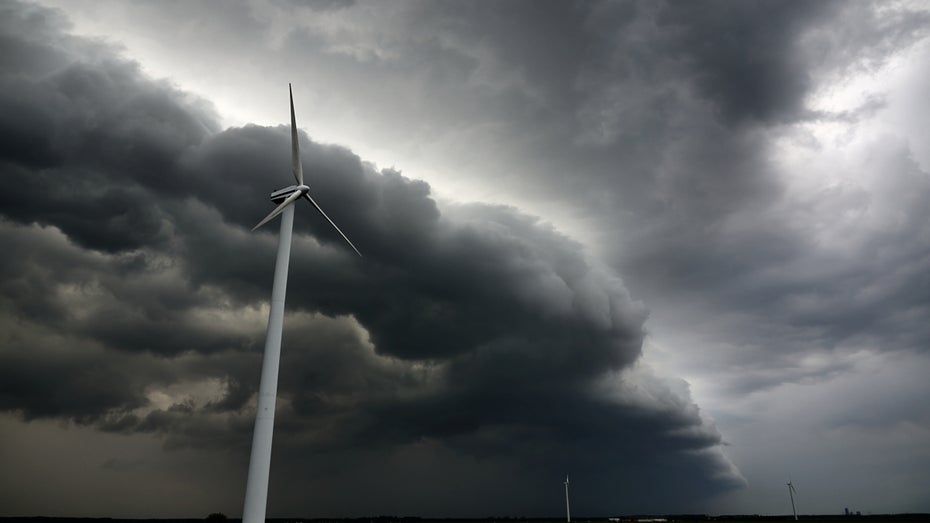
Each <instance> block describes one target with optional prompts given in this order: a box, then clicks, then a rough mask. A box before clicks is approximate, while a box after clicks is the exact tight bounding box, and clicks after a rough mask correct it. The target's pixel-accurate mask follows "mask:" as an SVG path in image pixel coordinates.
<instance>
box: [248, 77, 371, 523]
mask: <svg viewBox="0 0 930 523" xmlns="http://www.w3.org/2000/svg"><path fill="white" fill-rule="evenodd" d="M287 89H288V92H289V93H290V98H291V163H292V171H293V174H294V178H295V179H296V180H297V185H291V186H289V187H285V188H283V189H278V190H277V191H274V192H272V193H271V201H272V202H274V203H277V204H278V206H277V207H275V209H274V210H273V211H271V213H270V214H268V216H266V217H265V219H264V220H262V221H260V222H258V225H256V226H255V227H254V228H253V229H252V230H253V231H254V230H255V229H258V228H259V227H261V226H262V225H264V224H266V223H268V221H269V220H271V219H272V218H274V217H275V216H277V215H279V214H280V215H281V233H280V236H279V238H278V256H277V259H276V260H275V267H274V283H273V284H272V287H271V309H270V311H269V312H268V332H267V335H266V337H265V353H264V356H263V358H262V374H261V382H260V384H259V387H258V411H257V412H256V413H255V430H254V432H253V433H252V454H251V456H250V457H249V476H248V480H247V481H246V486H245V505H244V507H243V509H242V521H243V523H264V521H265V507H266V505H267V502H268V476H269V472H270V470H271V440H272V435H273V433H274V408H275V399H276V397H277V392H278V368H279V367H280V364H281V331H282V329H283V326H284V295H285V292H286V291H287V268H288V262H289V261H290V257H291V232H292V230H293V228H294V206H293V205H292V204H293V203H294V202H296V201H297V200H298V199H299V198H305V199H306V200H307V201H309V202H310V203H311V204H312V205H313V206H314V207H315V208H316V210H317V211H319V212H320V214H322V215H323V218H326V221H328V222H329V223H330V225H332V226H333V228H334V229H336V232H338V233H339V234H340V235H341V236H342V238H343V239H344V240H345V241H346V243H348V244H349V247H352V250H354V251H355V253H356V254H358V255H359V256H361V255H362V253H360V252H358V249H356V248H355V245H352V242H351V241H349V238H347V237H346V235H345V234H343V233H342V231H341V230H340V229H339V227H337V226H336V224H335V223H333V221H332V220H330V219H329V216H327V215H326V213H325V212H323V209H321V208H320V206H319V205H317V203H316V202H315V201H314V200H313V198H312V197H310V194H309V193H310V187H308V186H307V185H305V184H304V172H303V167H301V165H300V149H299V146H298V143H297V119H296V118H295V116H294V92H293V91H292V90H291V84H287Z"/></svg>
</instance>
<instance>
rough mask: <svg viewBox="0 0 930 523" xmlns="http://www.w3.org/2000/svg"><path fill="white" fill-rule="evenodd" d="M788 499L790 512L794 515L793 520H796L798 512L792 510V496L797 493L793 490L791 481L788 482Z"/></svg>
mask: <svg viewBox="0 0 930 523" xmlns="http://www.w3.org/2000/svg"><path fill="white" fill-rule="evenodd" d="M787 485H788V497H789V498H791V512H792V513H793V514H794V520H795V521H797V520H798V511H797V509H795V508H794V495H795V494H797V493H798V491H797V490H794V485H792V484H791V480H790V479H789V480H788V483H787Z"/></svg>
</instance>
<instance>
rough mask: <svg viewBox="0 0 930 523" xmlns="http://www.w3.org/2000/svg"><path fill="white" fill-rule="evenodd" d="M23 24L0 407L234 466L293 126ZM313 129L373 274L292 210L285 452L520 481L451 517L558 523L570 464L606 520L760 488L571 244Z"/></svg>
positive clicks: (321, 175)
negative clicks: (233, 117) (441, 192)
mask: <svg viewBox="0 0 930 523" xmlns="http://www.w3.org/2000/svg"><path fill="white" fill-rule="evenodd" d="M5 9H6V10H7V11H10V13H11V14H13V15H14V16H12V17H10V18H4V20H14V19H15V20H20V21H21V24H20V26H17V24H14V23H11V22H4V23H2V26H0V27H2V28H3V40H2V42H4V44H3V45H4V46H5V47H7V48H8V49H14V50H15V49H29V52H30V53H31V56H32V57H33V58H32V59H33V61H40V62H43V63H44V64H45V65H43V66H39V65H35V64H33V65H31V66H29V67H16V65H17V62H11V63H9V64H8V66H7V67H6V68H5V69H4V70H3V74H2V78H0V82H2V85H4V86H8V87H9V89H4V90H3V91H2V92H3V95H2V97H0V106H2V107H11V108H15V109H16V110H14V111H10V112H4V113H3V115H2V116H0V119H2V123H0V129H2V130H3V132H4V133H5V136H3V137H0V138H3V139H2V140H0V142H2V143H4V144H5V146H4V147H5V148H4V149H3V150H2V151H3V156H2V158H0V184H2V185H0V194H2V196H0V214H2V221H0V235H2V238H3V244H4V245H5V246H9V247H10V248H9V249H6V250H5V253H6V254H5V255H4V256H0V266H2V268H3V269H4V270H3V277H2V281H0V291H2V294H0V300H2V301H0V306H2V310H3V317H4V318H6V319H5V320H4V321H5V322H6V328H5V329H4V332H5V336H4V338H3V342H2V348H0V358H2V366H0V368H2V369H3V370H2V376H0V378H2V380H0V383H2V386H0V387H2V388H0V401H2V403H0V407H2V408H3V409H4V410H6V411H11V412H15V413H17V414H18V415H19V416H20V417H21V418H22V419H24V420H33V419H39V418H51V419H59V420H71V421H73V422H76V423H77V424H79V425H84V426H91V427H95V428H96V429H98V430H101V431H105V432H112V433H119V434H124V435H126V437H127V438H132V437H137V436H138V435H139V434H140V433H144V434H155V435H158V436H159V437H161V438H163V441H164V444H165V446H166V447H167V448H168V449H176V450H180V449H187V450H190V449H213V450H216V449H227V451H228V452H230V453H232V455H233V456H236V457H237V459H241V457H242V455H243V453H244V452H245V451H246V449H247V445H248V437H249V433H250V427H251V409H252V406H251V403H250V401H251V398H252V395H253V394H254V390H255V387H256V386H257V378H258V371H257V365H258V359H259V358H258V357H259V354H258V353H259V350H260V349H259V347H260V346H261V344H260V340H261V338H262V334H263V327H264V321H265V314H266V312H265V309H264V305H263V304H264V300H266V299H267V287H268V284H269V282H270V279H271V274H270V271H271V269H272V266H273V262H272V260H273V252H274V245H275V238H276V234H275V225H274V224H272V225H270V226H268V227H267V228H266V229H265V230H263V231H261V232H258V233H250V232H249V229H250V228H251V226H252V225H253V224H254V223H255V222H256V221H257V220H258V219H259V218H261V217H262V216H263V215H264V214H265V213H267V212H268V210H270V202H268V201H267V200H266V195H267V194H268V192H269V191H270V190H272V189H275V188H277V187H279V186H283V185H286V184H289V183H292V182H291V180H290V179H289V175H288V171H289V168H288V165H287V158H288V154H287V149H288V133H287V130H286V129H285V128H283V127H276V128H267V127H259V126H247V127H243V128H233V129H227V130H225V131H222V132H220V131H218V129H217V126H216V124H215V121H214V117H213V116H212V114H211V112H210V110H209V109H208V108H205V107H206V105H205V104H204V103H203V102H202V101H198V100H196V99H192V98H190V97H189V96H187V95H185V94H184V93H181V92H179V91H177V90H175V89H174V88H172V87H170V86H168V85H165V84H163V83H159V82H156V81H152V80H151V79H148V78H146V77H145V76H144V75H143V74H142V73H141V72H140V71H139V68H138V66H137V65H135V64H133V63H131V62H128V61H125V60H124V59H122V58H120V57H119V56H118V55H116V54H115V53H113V52H112V51H109V52H106V51H104V50H103V48H101V47H100V46H97V47H94V46H88V48H91V49H92V50H93V52H90V51H87V52H84V51H82V50H81V49H82V47H81V46H77V47H74V46H70V45H66V44H70V42H72V41H75V42H81V40H79V39H73V38H70V37H66V36H62V35H61V34H60V31H61V29H60V27H61V22H54V21H53V22H49V21H48V20H49V19H50V18H51V19H53V20H54V19H57V18H56V17H55V15H53V14H51V13H50V12H48V11H45V10H37V9H35V8H32V7H28V6H23V5H20V4H9V5H7V6H6V7H5ZM23 13H26V14H23ZM23 20H27V21H28V23H27V22H26V21H23ZM56 24H58V25H56ZM30 28H31V29H30ZM35 35H41V39H40V38H38V37H36V36H35ZM64 48H69V49H71V51H69V52H67V53H66V52H65V51H63V49H64ZM23 52H25V51H23ZM0 54H2V55H6V54H7V53H6V52H4V53H0ZM282 100H283V97H282ZM298 114H300V109H299V104H298ZM7 136H9V137H10V138H11V139H10V140H6V137H7ZM13 137H15V138H13ZM301 139H302V152H303V156H304V166H305V169H306V172H307V173H308V179H309V184H310V186H311V187H312V188H313V191H314V195H315V197H316V198H317V200H318V201H319V202H320V204H321V205H322V206H323V207H324V209H326V210H327V212H328V214H329V215H330V216H331V217H332V218H333V219H334V220H335V221H336V222H337V223H339V224H340V225H341V226H342V228H343V230H344V231H345V232H346V233H347V234H348V235H349V236H350V237H351V238H352V239H353V241H354V242H355V243H356V244H357V245H358V246H359V247H360V249H361V250H362V251H363V252H364V254H365V258H363V259H358V258H357V257H355V256H354V255H353V254H352V253H351V252H349V251H347V250H346V249H345V248H344V246H343V245H342V242H341V240H340V239H339V238H338V237H337V236H336V235H334V234H333V233H332V232H331V231H329V230H328V228H327V225H326V224H325V222H323V221H322V220H321V219H320V218H319V217H318V216H316V215H315V214H314V213H313V212H312V210H311V209H310V208H309V206H301V207H300V208H299V209H298V215H297V234H296V236H295V240H294V249H293V256H292V260H291V279H290V286H289V291H288V304H289V310H290V311H291V313H290V315H289V316H288V319H287V325H288V327H287V332H286V335H285V346H286V350H285V355H284V368H283V370H282V379H281V402H280V415H279V422H278V429H279V432H278V435H279V441H280V445H279V447H278V449H280V450H276V455H277V456H279V459H280V461H279V462H284V463H287V462H288V461H290V460H295V461H296V462H301V463H304V462H313V461H314V460H315V459H319V460H320V462H321V463H324V464H325V463H331V462H332V461H331V460H333V459H336V458H335V457H338V458H339V459H340V460H341V462H342V463H345V465H344V466H343V471H342V473H343V474H345V475H346V477H351V478H363V477H366V476H369V475H371V474H375V475H376V477H378V478H381V479H382V480H384V481H388V480H389V478H390V477H391V476H393V475H394V474H393V473H392V472H391V471H390V470H388V469H381V468H379V467H381V466H382V464H384V463H385V462H390V460H391V459H393V458H392V456H397V455H404V453H405V452H410V453H412V455H413V456H414V457H416V458H417V459H414V460H413V463H414V465H409V466H410V467H414V466H416V465H415V464H416V463H420V464H421V465H422V466H425V467H429V468H432V469H433V470H434V471H439V472H438V476H441V477H437V473H436V472H433V473H432V474H431V475H430V477H429V481H435V482H440V483H444V484H445V485H454V484H456V482H457V481H459V480H457V479H456V474H457V473H458V472H459V471H460V472H461V473H462V475H463V478H464V479H462V480H461V481H467V482H469V483H468V484H469V485H470V487H471V488H473V489H475V490H474V492H475V495H476V496H477V495H481V494H484V493H487V492H489V490H488V487H487V486H485V487H481V485H480V484H479V483H478V482H477V481H476V478H477V477H478V476H479V475H480V474H479V473H485V472H487V471H494V470H506V471H507V473H506V477H507V478H509V479H510V480H512V482H513V484H512V485H511V486H512V488H511V490H510V495H509V498H508V499H497V500H491V501H488V502H486V503H477V504H474V505H471V506H469V507H451V508H446V509H443V508H441V507H436V508H435V509H433V510H435V511H436V512H435V513H437V514H454V515H484V513H479V512H478V510H486V511H495V512H497V513H510V514H518V513H521V512H520V511H523V512H524V513H540V514H543V513H552V511H553V510H558V509H559V507H560V502H559V501H558V499H556V501H552V497H551V496H550V495H549V494H547V493H545V492H543V491H540V490H539V489H537V488H535V487H536V486H538V481H541V480H539V479H538V478H541V477H545V478H550V477H553V478H556V479H557V478H558V477H559V476H561V475H562V474H564V473H565V471H567V470H571V471H575V473H577V474H578V475H579V476H581V477H583V478H587V481H589V482H590V484H592V485H593V486H592V487H591V488H590V489H588V491H587V493H586V494H583V495H582V496H581V498H580V499H582V500H584V503H585V505H583V506H587V507H588V509H587V510H590V511H592V512H610V511H615V510H658V509H659V507H661V508H665V509H669V510H685V509H686V508H687V507H688V506H689V503H692V502H694V501H696V500H699V499H702V498H703V497H705V496H707V495H709V494H711V493H714V492H719V491H722V490H726V489H729V488H733V487H735V486H737V485H739V484H740V483H741V481H742V480H741V478H740V476H739V474H738V472H736V471H735V469H733V468H732V466H731V465H730V464H729V462H728V461H727V460H726V458H724V457H723V455H722V454H721V453H720V448H719V447H720V444H721V437H720V435H719V433H718V432H717V431H716V429H715V428H714V427H713V426H712V425H711V424H709V423H708V422H707V421H706V420H705V419H703V418H702V416H701V415H700V413H699V411H698V410H697V407H696V406H694V405H693V404H692V403H691V400H690V399H689V398H688V397H687V395H686V394H679V393H673V392H672V391H671V389H670V388H669V387H668V385H667V384H666V383H665V382H663V381H662V380H659V379H656V378H651V377H650V376H651V375H650V373H649V372H648V371H647V370H644V369H640V368H635V367H634V366H633V364H634V362H635V361H637V359H638V358H639V356H640V351H641V345H642V341H643V323H644V321H645V318H646V313H645V310H644V307H643V306H642V305H641V304H639V303H637V302H635V301H633V300H632V299H631V297H630V295H629V293H628V292H627V291H626V289H625V287H624V284H623V282H622V281H621V280H620V278H619V277H617V276H616V275H615V274H613V273H612V272H611V271H609V270H608V269H606V268H605V267H603V266H601V265H600V264H598V263H597V262H595V261H594V260H592V259H590V258H589V257H587V256H586V255H585V254H584V250H583V248H582V247H581V246H580V245H579V244H578V243H577V242H575V241H572V240H571V239H569V238H567V237H566V236H565V235H563V234H561V233H559V232H557V231H556V230H554V229H553V228H552V227H551V226H548V225H546V224H545V223H544V222H541V221H540V220H539V219H537V218H534V217H532V216H528V215H526V214H522V213H520V212H518V211H516V210H515V209H513V208H509V207H504V206H493V205H484V204H445V205H439V204H438V203H437V202H436V201H435V200H434V199H433V198H432V196H431V192H430V187H429V186H428V185H427V184H426V183H424V182H421V181H417V180H412V179H409V178H407V177H405V176H403V175H402V174H401V173H399V172H396V171H394V170H381V171H378V170H376V169H375V168H374V167H372V166H371V165H370V164H366V163H364V162H363V161H361V159H360V158H359V157H357V156H356V155H354V154H353V153H352V152H351V151H349V150H346V149H344V148H340V147H335V146H324V145H320V144H317V143H314V142H312V141H310V140H308V139H307V138H306V137H305V136H304V137H302V138H301ZM424 446H425V447H424ZM427 447H428V450H423V449H424V448H427ZM371 453H380V456H381V457H380V458H378V459H375V460H374V461H373V463H367V462H366V461H365V460H362V459H359V456H367V455H370V454H371ZM304 460H306V461H304ZM468 460H471V461H472V465H466V464H465V461H468ZM101 463H104V464H106V463H115V462H109V461H105V460H103V459H101ZM446 466H449V467H451V468H446ZM118 468H119V467H115V468H114V467H113V466H111V467H109V468H106V470H111V469H114V470H115V469H118ZM281 470H282V471H285V472H287V474H288V481H289V482H290V483H297V484H300V483H301V480H300V479H299V477H300V475H299V474H297V473H296V472H294V469H292V468H289V467H288V466H286V465H285V466H283V468H282V469H281ZM186 473H187V472H185V474H186ZM291 474H293V475H291ZM526 478H531V479H530V480H529V481H524V480H525V479H526ZM533 478H536V479H533ZM670 478H674V479H670ZM670 481H671V482H673V483H674V485H675V488H674V489H671V490H669V489H668V485H669V482H670ZM521 483H522V484H525V487H520V486H517V485H518V484H521ZM556 485H558V482H557V481H556ZM620 492H624V493H625V494H624V496H623V497H618V493H620ZM627 494H628V495H629V497H626V496H627ZM337 497H338V496H337ZM285 499H286V498H285ZM514 500H516V501H514ZM420 501H421V496H418V495H416V494H415V493H409V494H408V497H407V498H406V499H405V500H404V501H403V503H402V504H400V505H398V506H399V507H401V508H400V509H401V510H403V511H405V512H417V511H418V510H420V509H418V507H419V506H420V505H418V503H419V502H420ZM385 503H387V502H386V501H384V500H382V499H380V498H378V497H377V496H374V497H373V498H372V501H369V502H359V503H357V504H355V505H353V507H354V508H351V509H349V508H341V509H340V508H338V507H337V508H333V509H332V510H335V511H340V510H341V511H342V512H341V513H342V514H346V513H347V512H348V511H377V510H382V507H384V506H391V505H385ZM285 505H286V504H285V503H284V502H282V505H281V507H284V506H285ZM271 506H272V510H273V511H274V510H275V506H276V505H275V501H274V500H272V505H271ZM429 506H431V505H429ZM515 507H516V508H515ZM292 509H293V508H292V507H289V508H288V510H292ZM356 513H357V512H356Z"/></svg>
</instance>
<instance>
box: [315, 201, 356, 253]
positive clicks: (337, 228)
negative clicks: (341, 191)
mask: <svg viewBox="0 0 930 523" xmlns="http://www.w3.org/2000/svg"><path fill="white" fill-rule="evenodd" d="M304 198H306V199H307V201H309V202H310V203H312V204H313V206H314V207H316V210H318V211H320V214H322V215H323V217H324V218H326V221H328V222H329V224H330V225H332V226H333V229H336V232H338V233H339V234H340V235H341V236H342V239H343V240H345V241H346V243H348V244H349V247H352V250H353V251H355V254H358V256H359V258H361V257H362V253H360V252H358V249H356V248H355V245H352V242H351V241H349V237H348V236H346V235H345V234H344V233H343V232H342V230H340V229H339V227H338V226H336V223H335V222H333V221H332V220H330V219H329V216H326V213H325V212H323V209H321V208H320V206H319V205H317V203H316V202H315V201H313V198H311V197H310V195H309V194H307V193H304Z"/></svg>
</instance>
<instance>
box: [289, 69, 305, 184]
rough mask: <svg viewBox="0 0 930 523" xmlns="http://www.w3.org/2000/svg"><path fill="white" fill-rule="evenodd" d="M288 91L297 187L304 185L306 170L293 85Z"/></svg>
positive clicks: (292, 170)
mask: <svg viewBox="0 0 930 523" xmlns="http://www.w3.org/2000/svg"><path fill="white" fill-rule="evenodd" d="M287 91H288V93H290V95H291V172H293V173H294V178H295V179H296V180H297V185H303V184H304V168H303V167H302V166H301V165H300V146H299V145H298V144H297V117H296V116H294V91H293V90H292V89H291V84H287Z"/></svg>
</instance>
